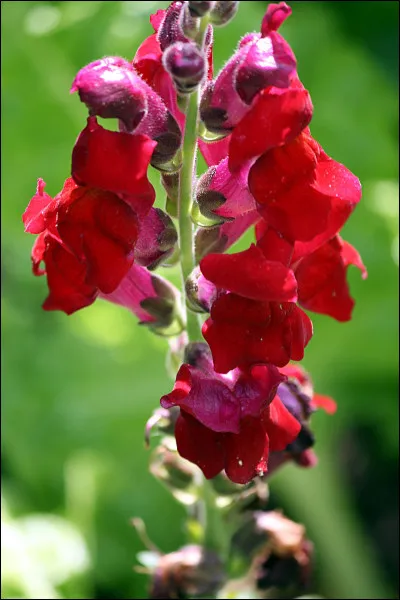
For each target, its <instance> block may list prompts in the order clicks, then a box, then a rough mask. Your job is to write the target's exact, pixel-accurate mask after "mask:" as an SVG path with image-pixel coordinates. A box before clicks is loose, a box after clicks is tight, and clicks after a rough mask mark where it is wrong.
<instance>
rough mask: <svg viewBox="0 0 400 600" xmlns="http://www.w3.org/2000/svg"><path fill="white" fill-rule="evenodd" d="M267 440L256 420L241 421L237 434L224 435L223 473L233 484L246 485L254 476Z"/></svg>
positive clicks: (249, 418)
mask: <svg viewBox="0 0 400 600" xmlns="http://www.w3.org/2000/svg"><path fill="white" fill-rule="evenodd" d="M267 444H268V440H267V438H266V435H265V431H264V429H263V427H262V425H261V423H260V421H259V420H258V419H254V418H252V417H247V418H245V419H243V420H242V422H241V427H240V433H239V434H236V435H235V434H226V436H225V440H224V448H225V472H226V474H227V476H228V477H229V479H230V480H231V481H233V482H234V483H248V482H249V481H251V480H252V479H253V478H254V477H255V475H256V469H257V466H258V464H259V462H260V460H261V459H262V457H263V456H264V454H265V447H266V446H267Z"/></svg>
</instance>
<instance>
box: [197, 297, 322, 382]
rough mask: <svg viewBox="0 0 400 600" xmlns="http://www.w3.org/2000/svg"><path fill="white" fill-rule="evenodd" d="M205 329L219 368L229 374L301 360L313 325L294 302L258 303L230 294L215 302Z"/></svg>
mask: <svg viewBox="0 0 400 600" xmlns="http://www.w3.org/2000/svg"><path fill="white" fill-rule="evenodd" d="M271 308H272V312H271ZM202 331H203V336H204V338H205V339H206V341H207V342H208V344H209V346H210V348H211V352H212V355H213V360H214V367H215V370H216V371H217V372H218V373H227V372H228V371H231V370H232V369H234V368H236V367H241V368H243V369H245V368H247V367H249V366H251V365H254V364H257V363H272V364H273V365H275V366H277V367H284V366H285V365H286V364H287V363H288V362H289V360H290V359H293V360H301V358H302V357H303V354H304V347H305V345H306V344H307V343H308V341H309V339H310V337H311V335H312V324H311V321H310V320H309V319H308V317H307V315H305V313H303V311H301V310H300V309H299V308H297V306H296V305H295V304H293V303H283V304H277V303H267V302H257V301H254V300H249V299H247V298H242V297H240V296H237V295H236V294H226V295H223V296H221V297H219V298H218V299H217V300H216V301H215V302H214V303H213V306H212V308H211V317H210V318H209V319H208V320H207V321H206V322H205V323H204V325H203V330H202Z"/></svg>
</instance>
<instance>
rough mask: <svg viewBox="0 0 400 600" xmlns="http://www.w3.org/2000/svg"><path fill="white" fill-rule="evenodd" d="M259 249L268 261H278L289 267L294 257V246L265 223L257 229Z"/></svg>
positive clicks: (262, 222)
mask: <svg viewBox="0 0 400 600" xmlns="http://www.w3.org/2000/svg"><path fill="white" fill-rule="evenodd" d="M256 238H257V247H258V248H260V249H261V250H262V252H263V254H264V256H265V258H266V259H267V260H269V261H270V260H271V261H278V262H280V263H282V264H283V265H285V266H286V267H288V266H289V265H290V263H291V260H292V256H293V249H294V245H293V244H292V243H290V242H288V241H287V240H286V239H285V238H284V237H283V235H282V234H281V233H279V231H276V230H275V229H272V227H268V226H267V225H266V223H265V221H261V225H259V226H258V227H256Z"/></svg>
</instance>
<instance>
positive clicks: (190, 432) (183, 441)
mask: <svg viewBox="0 0 400 600" xmlns="http://www.w3.org/2000/svg"><path fill="white" fill-rule="evenodd" d="M175 438H176V445H177V448H178V452H179V454H180V455H181V456H182V457H183V458H186V460H189V461H190V462H192V463H194V464H195V465H197V466H198V467H200V469H201V470H202V471H203V473H204V476H205V477H206V478H207V479H212V478H213V477H215V476H216V475H218V473H219V472H220V471H222V469H223V468H224V458H225V453H224V448H223V441H224V434H221V433H216V432H215V431H211V429H208V428H207V427H205V426H204V425H202V424H201V423H199V422H198V421H196V419H194V418H193V417H191V416H190V415H188V414H185V413H184V412H183V411H181V414H180V415H179V417H178V420H177V422H176V425H175Z"/></svg>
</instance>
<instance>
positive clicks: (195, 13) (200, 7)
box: [188, 0, 215, 17]
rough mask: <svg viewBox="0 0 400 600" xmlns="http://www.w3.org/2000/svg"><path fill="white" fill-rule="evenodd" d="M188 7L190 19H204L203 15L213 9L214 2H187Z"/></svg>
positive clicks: (194, 0)
mask: <svg viewBox="0 0 400 600" xmlns="http://www.w3.org/2000/svg"><path fill="white" fill-rule="evenodd" d="M188 5H189V11H190V14H191V15H192V17H204V15H206V14H207V13H208V12H209V11H210V10H212V9H213V8H214V5H215V2H202V1H201V0H198V1H196V0H189V2H188Z"/></svg>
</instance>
